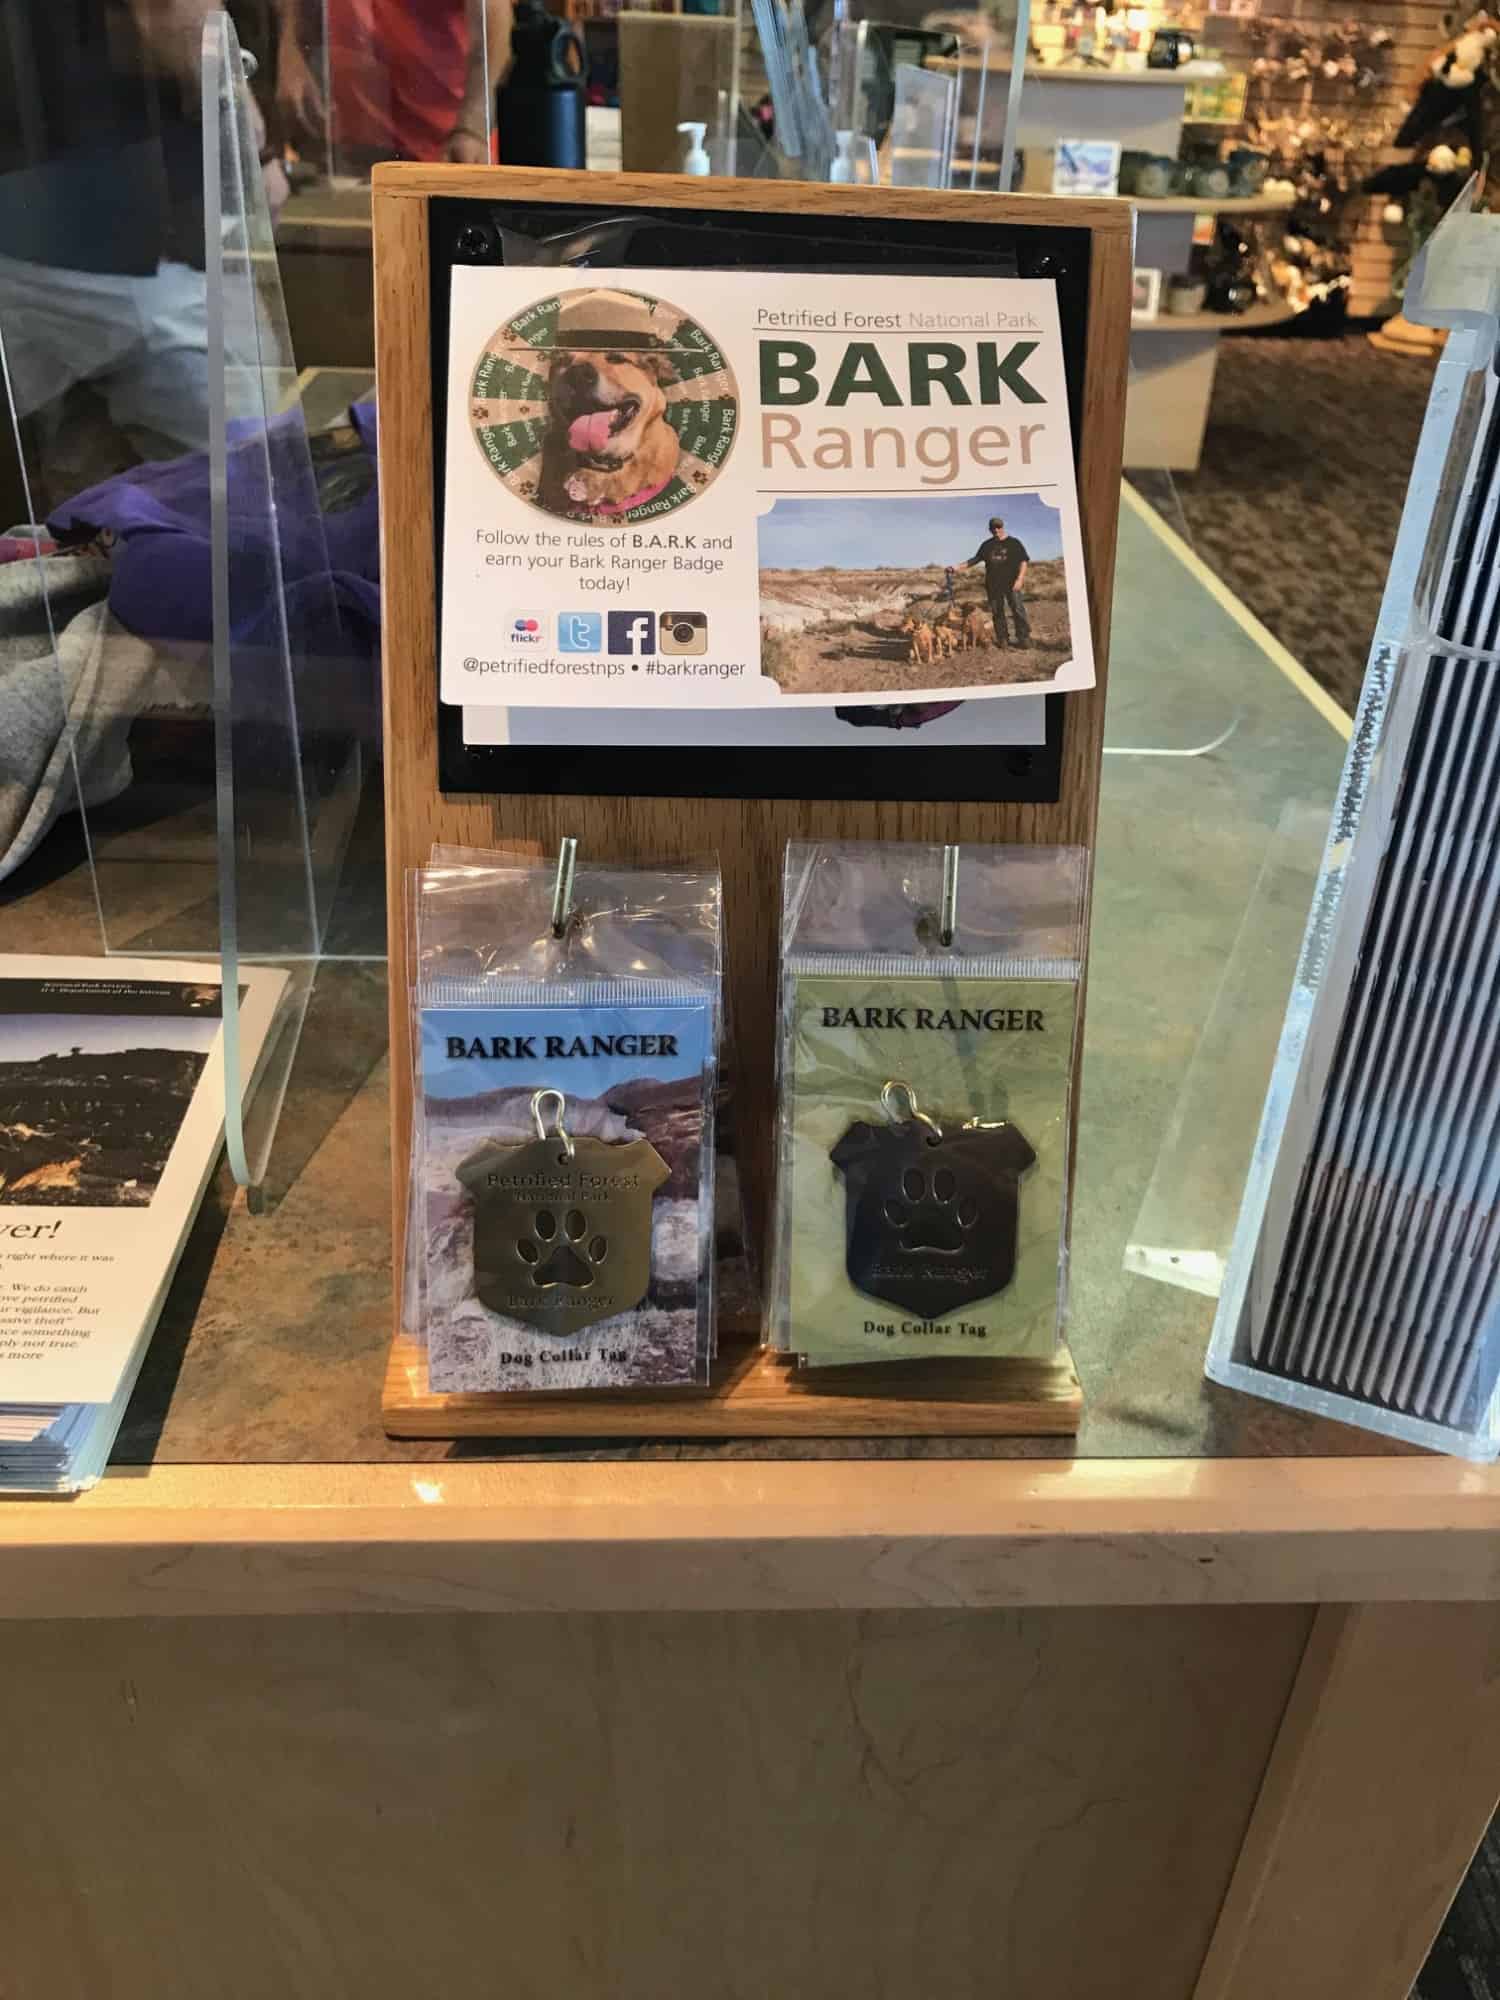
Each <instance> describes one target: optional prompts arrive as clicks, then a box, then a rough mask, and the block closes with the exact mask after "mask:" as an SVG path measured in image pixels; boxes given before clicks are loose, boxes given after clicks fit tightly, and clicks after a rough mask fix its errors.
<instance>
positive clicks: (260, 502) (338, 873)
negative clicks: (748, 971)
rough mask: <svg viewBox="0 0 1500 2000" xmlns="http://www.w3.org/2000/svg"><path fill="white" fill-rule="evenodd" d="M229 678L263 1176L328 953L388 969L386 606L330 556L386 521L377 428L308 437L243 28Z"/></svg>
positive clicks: (208, 75) (217, 482)
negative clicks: (275, 1032)
mask: <svg viewBox="0 0 1500 2000" xmlns="http://www.w3.org/2000/svg"><path fill="white" fill-rule="evenodd" d="M203 145H204V192H205V210H206V215H207V243H208V248H209V256H208V307H209V311H208V344H209V382H210V391H211V397H210V417H211V434H210V449H209V467H210V481H209V484H210V496H211V519H212V569H213V592H212V602H213V666H214V713H215V732H216V753H215V762H216V776H217V813H218V840H219V870H220V896H221V910H222V944H223V952H224V961H225V969H226V992H227V993H228V994H230V995H232V994H233V992H234V990H235V980H234V972H235V968H236V967H237V966H238V965H239V964H241V963H251V962H254V961H269V962H273V963H276V964H281V965H284V966H286V967H288V968H290V969H292V970H293V972H294V977H293V979H292V982H291V991H290V994H289V998H288V1001H287V1005H286V1010H285V1014H284V1019H283V1026H282V1032H281V1035H280V1037H279V1039H278V1041H277V1042H276V1044H275V1046H274V1048H273V1050H272V1052H271V1055H270V1058H269V1059H268V1062H267V1065H266V1071H265V1075H264V1078H263V1081H262V1084H261V1087H260V1089H259V1091H258V1092H257V1095H256V1097H255V1100H254V1110H253V1114H252V1116H251V1117H250V1118H249V1119H248V1120H247V1121H246V1122H245V1123H244V1124H241V1121H240V1115H239V1092H238V1091H237V1089H236V1087H235V1079H239V1081H240V1083H241V1084H242V1083H243V1081H244V1079H243V1078H241V1077H240V1073H239V1060H238V1055H239V1051H238V1028H237V1017H236V1010H235V1005H234V1002H233V999H232V998H231V999H230V1003H229V1005H228V1006H227V1007H226V1012H225V1049H226V1068H227V1072H228V1075H229V1077H230V1079H231V1083H230V1089H229V1097H228V1125H227V1143H228V1149H229V1156H230V1161H231V1164H232V1166H233V1168H234V1172H235V1175H236V1177H237V1178H238V1179H239V1180H241V1181H242V1182H243V1183H244V1184H245V1185H252V1186H253V1185H256V1184H258V1183H259V1182H260V1181H261V1180H262V1178H263V1177H264V1175H265V1171H266V1167H267V1162H268V1159H269V1154H270V1148H271V1143H272V1139H273V1136H274V1131H275V1125H276V1119H277V1116H278V1113H279V1108H280V1104H281V1099H282V1094H283V1092H284V1090H285V1087H286V1080H287V1076H288V1074H289V1071H290V1067H291V1063H292V1060H293V1058H294V1056H295V1053H296V1047H297V1042H298V1038H299V1035H300V1030H301V1023H302V1018H303V1015H304V1013H305V1010H306V1006H307V1002H308V998H309V996H310V993H311V988H312V982H313V980H314V978H315V977H316V974H317V968H318V963H319V960H320V958H321V957H322V956H323V955H324V954H329V955H340V956H349V957H360V956H373V955H378V953H379V950H380V946H381V941H382V939H383V933H384V911H383V906H382V903H381V901H380V898H379V896H378V893H376V889H377V885H378V882H379V870H380V858H379V852H378V841H377V842H375V843H374V844H373V851H365V852H361V851H360V850H358V849H355V848H352V847H351V841H352V837H353V835H354V831H355V827H356V822H357V819H358V816H359V813H360V807H361V802H362V800H363V799H364V797H365V794H366V790H367V787H368V786H369V784H370V781H371V778H372V773H373V770H374V768H375V765H376V753H377V748H378V731H377V722H376V716H377V709H378V687H377V674H378V667H377V649H378V638H377V634H378V599H377V596H376V591H375V587H374V582H373V579H370V580H369V581H366V580H365V579H364V578H362V577H361V576H360V575H359V573H358V569H357V565H355V564H353V563H351V564H350V565H348V566H347V567H346V566H345V565H343V564H342V563H341V565H340V568H339V571H338V576H337V580H336V578H335V570H334V563H333V559H332V554H331V548H330V540H331V537H332V536H333V535H334V534H335V533H336V532H338V533H343V534H348V533H349V532H350V530H351V521H350V518H349V516H350V514H351V512H352V511H354V510H352V509H351V508H350V506H349V501H350V498H351V496H356V499H355V505H356V508H358V507H363V508H364V509H365V510H366V511H368V512H369V513H370V515H371V519H372V520H373V508H374V505H375V500H374V488H373V450H374V412H373V406H369V407H367V409H366V412H365V417H366V428H365V429H364V430H363V431H361V430H360V428H359V420H358V417H357V416H356V422H355V425H354V426H353V430H352V436H345V437H340V438H339V439H337V440H335V441H334V442H333V443H332V444H330V445H328V446H327V447H326V448H325V444H324V442H323V441H322V440H320V439H317V438H309V435H308V430H307V425H306V421H305V419H304V415H303V411H302V406H301V400H300V396H299V393H298V377H297V370H296V365H295V360H294V357H293V354H292V349H291V341H290V337H289V334H288V330H287V323H286V313H285V307H284V304H283V301H282V296H281V288H280V283H279V280H278V277H277V268H276V260H275V249H274V242H273V238H272V232H271V219H270V214H269V209H268V206H267V202H266V196H265V186H264V182H263V179H262V177H261V173H260V169H259V161H258V144H257V127H256V123H255V119H254V116H253V113H252V111H251V107H250V102H249V97H248V94H247V91H246V87H245V81H244V71H243V64H242V62H241V59H240V55H239V49H238V44H237V41H236V37H235V31H234V27H233V24H232V23H231V22H230V21H229V19H228V17H227V16H224V15H218V16H215V17H213V18H212V19H210V21H209V22H208V23H207V24H206V26H205V30H204V62H203Z"/></svg>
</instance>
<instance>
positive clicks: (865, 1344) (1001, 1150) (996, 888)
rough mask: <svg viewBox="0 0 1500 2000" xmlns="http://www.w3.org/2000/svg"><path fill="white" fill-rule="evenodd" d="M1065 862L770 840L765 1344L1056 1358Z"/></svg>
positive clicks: (835, 1356) (898, 1356) (1067, 1060)
mask: <svg viewBox="0 0 1500 2000" xmlns="http://www.w3.org/2000/svg"><path fill="white" fill-rule="evenodd" d="M1085 861H1086V856H1085V853H1084V850H1083V849H1081V848H1072V847H963V848H949V849H946V850H945V849H943V848H941V847H920V846H904V845H896V844H887V845H878V844H873V843H872V844H847V845H802V844H793V845H792V846H791V847H790V848H789V849H788V851H787V865H786V883H785V900H784V906H783V922H782V954H783V956H782V986H781V1036H780V1047H779V1076H780V1104H779V1117H780V1123H779V1145H778V1160H777V1182H776V1199H775V1210H774V1226H773V1238H772V1240H773V1249H772V1275H771V1288H770V1297H769V1308H768V1327H767V1338H768V1340H769V1341H770V1343H771V1344H772V1345H773V1346H776V1347H780V1348H785V1349H789V1350H791V1351H793V1352H795V1353H796V1354H798V1355H799V1357H800V1358H801V1360H802V1362H803V1365H804V1366H806V1367H811V1368H820V1367H838V1366H848V1365H851V1364H858V1363H863V1362H879V1361H894V1360H900V1361H902V1362H910V1361H912V1360H913V1359H917V1358H923V1357H930V1358H936V1357H941V1356H948V1357H952V1356H956V1355H962V1356H964V1357H965V1358H967V1359H971V1360H972V1359H980V1358H983V1357H986V1356H994V1357H1001V1356H1011V1355H1032V1356H1046V1355H1050V1354H1051V1353H1052V1352H1053V1350H1054V1349H1055V1347H1056V1344H1057V1341H1058V1339H1059V1337H1060V1333H1061V1327H1062V1318H1063V1312H1064V1308H1065V1302H1066V1273H1067V1252H1066V1243H1067V1203H1068V1175H1067V1160H1068V1132H1069V1096H1070V1090H1071V1080H1072V1073H1073V1051H1074V1037H1075V1029H1076V1021H1077V1011H1078V986H1079V976H1080V968H1081V964H1082V957H1083V931H1084V895H1085V882H1086V867H1085ZM945 892H946V893H945Z"/></svg>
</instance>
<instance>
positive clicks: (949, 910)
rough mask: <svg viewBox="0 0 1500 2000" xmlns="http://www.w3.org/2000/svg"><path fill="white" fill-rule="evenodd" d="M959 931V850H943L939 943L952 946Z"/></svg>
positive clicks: (952, 848)
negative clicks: (956, 932) (955, 934)
mask: <svg viewBox="0 0 1500 2000" xmlns="http://www.w3.org/2000/svg"><path fill="white" fill-rule="evenodd" d="M957 929H958V849H957V848H956V847H945V848H944V849H943V902H942V909H941V913H940V915H939V917H938V943H939V944H941V945H943V946H944V947H947V946H949V945H951V944H952V942H953V936H954V933H955V931H957Z"/></svg>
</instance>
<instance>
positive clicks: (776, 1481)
mask: <svg viewBox="0 0 1500 2000" xmlns="http://www.w3.org/2000/svg"><path fill="white" fill-rule="evenodd" d="M1496 1598H1500V1472H1497V1471H1495V1470H1493V1469H1489V1468H1481V1467H1473V1466H1465V1465H1459V1464H1456V1463H1453V1462H1450V1461H1446V1460H1436V1459H1269V1460H1258V1461H1254V1462H1248V1461H1243V1460H1241V1461H1209V1462H1205V1461H1201V1460H1170V1459H1168V1460H1096V1461H1092V1462H1078V1461H1072V1462H1068V1461H1045V1462H1038V1461H1018V1460H1009V1461H995V1460H987V1461H976V1460H967V1461H946V1462H934V1461H921V1462H912V1461H904V1462H901V1463H875V1462H870V1461H868V1460H865V1461H817V1462H807V1461H803V1462H795V1463H788V1462H777V1463H767V1462H764V1461H759V1462H751V1461H735V1462H731V1463H725V1462H717V1463H713V1462H704V1461H696V1462H691V1463H673V1464H659V1463H658V1464H641V1463H638V1462H637V1463H598V1462H592V1463H573V1464H568V1465H558V1464H555V1463H553V1464H524V1465H523V1464H495V1463H488V1464H468V1463H465V1464H447V1463H443V1462H435V1463H431V1464H425V1465H418V1466H390V1465H382V1466H362V1467H361V1466H233V1467H203V1466H165V1467H160V1468H153V1469H150V1470H141V1471H133V1470H130V1469H121V1470H120V1471H117V1472H115V1473H112V1474H111V1475H110V1476H109V1477H108V1478H107V1479H106V1480H105V1481H104V1483H103V1485H102V1486H101V1487H99V1488H98V1489H96V1491H94V1492H93V1493H91V1494H88V1495H85V1496H83V1497H81V1498H80V1499H77V1500H72V1501H60V1500H30V1501H28V1500H23V1499H16V1498H7V1499H5V1500H4V1501H3V1502H0V1617H30V1618H60V1617H122V1616H185V1615H225V1614H264V1613H329V1612H338V1613H347V1612H356V1611H408V1612H434V1611H486V1612H498V1611H528V1612H543V1611H554V1612H556V1611H605V1612H624V1611H637V1610H648V1609H649V1610H719V1611H723V1610H745V1611H752V1610H777V1609H784V1610H794V1609H795V1610H809V1609H819V1608H827V1609H866V1608H870V1609H873V1608H880V1607H885V1608H920V1607H931V1608H947V1609H955V1608H971V1609H984V1608H998V1607H1016V1606H1021V1605H1045V1604H1054V1605H1058V1604H1094V1605H1105V1604H1108V1605H1149V1604H1223V1603H1311V1602H1326V1603H1364V1602H1379V1601H1391V1602H1397V1601H1417V1600H1423V1601H1455V1602H1456V1601H1466V1600H1467V1601H1479V1600H1487V1599H1496Z"/></svg>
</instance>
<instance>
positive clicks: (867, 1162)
mask: <svg viewBox="0 0 1500 2000" xmlns="http://www.w3.org/2000/svg"><path fill="white" fill-rule="evenodd" d="M898 1094H899V1095H904V1096H905V1099H906V1101H907V1104H908V1105H909V1107H910V1114H909V1116H908V1117H905V1118H895V1122H893V1123H891V1124H888V1125H871V1124H869V1123H867V1122H865V1121H864V1120H861V1121H859V1122H858V1123H856V1124H853V1125H851V1126H850V1127H849V1129H848V1131H847V1132H845V1133H844V1135H843V1137H842V1138H841V1139H840V1140H839V1142H838V1144H837V1145H836V1146H834V1148H833V1149H832V1152H831V1153H830V1155H829V1157H830V1158H831V1159H832V1161H833V1163H834V1165H835V1166H836V1167H837V1168H838V1169H839V1170H840V1172H841V1173H842V1174H843V1176H844V1192H845V1216H846V1223H845V1227H846V1231H847V1238H846V1249H845V1269H846V1270H847V1272H848V1274H849V1282H850V1284H851V1285H853V1286H854V1288H855V1290H856V1291H859V1292H863V1293H865V1294H866V1295H867V1296H868V1297H870V1298H874V1299H882V1300H884V1301H886V1302H887V1303H888V1304H890V1305H893V1306H900V1307H901V1308H902V1309H903V1310H904V1311H906V1312H912V1313H919V1314H920V1315H921V1316H922V1318H923V1319H944V1318H946V1317H947V1316H948V1314H950V1313H954V1312H957V1311H959V1310H960V1309H961V1308H962V1307H964V1306H969V1305H974V1304H975V1303H977V1301H979V1300H980V1299H987V1298H991V1297H993V1296H994V1294H995V1293H996V1292H1002V1291H1004V1289H1005V1287H1006V1286H1007V1285H1008V1284H1009V1283H1010V1281H1011V1279H1012V1278H1013V1277H1014V1276H1015V1269H1016V1238H1017V1234H1018V1231H1019V1227H1020V1213H1021V1187H1020V1177H1021V1175H1022V1174H1023V1173H1025V1172H1026V1170H1027V1169H1028V1168H1029V1167H1032V1166H1034V1165H1035V1164H1036V1154H1035V1152H1033V1150H1032V1148H1031V1145H1030V1143H1029V1142H1028V1141H1027V1140H1026V1139H1025V1138H1024V1137H1023V1136H1022V1134H1021V1133H1020V1131H1018V1129H1017V1128H1016V1127H1015V1126H1014V1125H1011V1124H1009V1123H1007V1122H1003V1121H1002V1122H1001V1123H998V1124H993V1125H983V1124H980V1123H979V1122H978V1121H977V1120H975V1121H972V1122H971V1123H969V1124H966V1125H961V1126H959V1127H958V1128H957V1129H956V1130H954V1131H945V1130H944V1128H943V1126H942V1125H940V1124H939V1123H938V1121H937V1120H936V1119H935V1118H929V1117H928V1116H927V1114H926V1113H925V1112H923V1111H919V1110H918V1109H917V1101H916V1098H915V1097H914V1096H913V1094H912V1092H911V1089H910V1087H909V1086H908V1085H906V1084H903V1083H895V1084H887V1085H886V1087H885V1089H884V1090H883V1091H882V1092H881V1102H882V1104H883V1105H885V1106H886V1108H887V1111H888V1112H890V1113H891V1114H892V1116H893V1117H895V1114H894V1108H893V1099H894V1098H895V1097H896V1096H897V1095H898Z"/></svg>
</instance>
